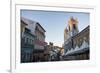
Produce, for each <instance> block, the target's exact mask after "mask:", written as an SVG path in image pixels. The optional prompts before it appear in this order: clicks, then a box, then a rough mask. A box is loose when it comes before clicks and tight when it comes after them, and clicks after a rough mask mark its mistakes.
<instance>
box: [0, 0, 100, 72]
mask: <svg viewBox="0 0 100 73" xmlns="http://www.w3.org/2000/svg"><path fill="white" fill-rule="evenodd" d="M17 1H18V0H17ZM20 1H24V0H20ZM25 1H31V0H25ZM33 1H35V2H42V1H43V2H51V3H52V4H55V3H69V4H73V3H74V4H80V5H81V4H86V5H87V4H88V5H95V6H96V11H97V12H96V14H95V15H96V24H95V25H96V34H97V35H96V38H97V39H96V42H94V44H96V47H97V48H96V49H97V51H96V54H97V56H96V57H97V67H92V68H72V69H71V68H68V69H63V70H60V69H59V70H51V71H48V70H46V71H43V72H39V73H100V70H99V69H100V48H99V43H100V42H99V41H100V4H99V3H100V2H99V0H33ZM35 2H34V3H35ZM0 9H1V10H0V19H1V20H0V33H1V35H0V73H8V70H9V69H10V68H9V67H10V64H9V63H10V15H9V14H10V1H9V0H1V2H0Z"/></svg>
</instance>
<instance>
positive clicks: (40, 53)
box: [21, 17, 47, 62]
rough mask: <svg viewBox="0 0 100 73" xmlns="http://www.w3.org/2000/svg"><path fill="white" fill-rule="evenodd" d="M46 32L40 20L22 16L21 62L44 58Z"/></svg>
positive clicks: (36, 60)
mask: <svg viewBox="0 0 100 73" xmlns="http://www.w3.org/2000/svg"><path fill="white" fill-rule="evenodd" d="M22 21H23V22H24V23H23V22H22ZM45 32H46V31H45V30H44V28H43V27H42V26H41V25H40V23H39V22H36V21H33V20H29V19H27V18H24V17H21V35H22V37H21V62H38V61H43V60H44V51H45V47H46V45H47V43H46V42H45Z"/></svg>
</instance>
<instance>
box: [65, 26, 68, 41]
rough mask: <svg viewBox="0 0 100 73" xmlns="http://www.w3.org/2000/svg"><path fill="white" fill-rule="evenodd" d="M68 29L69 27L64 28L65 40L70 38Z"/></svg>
mask: <svg viewBox="0 0 100 73" xmlns="http://www.w3.org/2000/svg"><path fill="white" fill-rule="evenodd" d="M68 35H69V34H68V29H67V27H66V28H65V29H64V42H65V41H66V40H67V39H68Z"/></svg>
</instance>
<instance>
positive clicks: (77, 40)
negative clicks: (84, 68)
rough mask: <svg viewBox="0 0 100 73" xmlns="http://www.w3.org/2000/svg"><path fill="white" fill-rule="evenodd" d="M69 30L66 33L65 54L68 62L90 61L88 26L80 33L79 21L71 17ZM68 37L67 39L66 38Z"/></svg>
mask: <svg viewBox="0 0 100 73" xmlns="http://www.w3.org/2000/svg"><path fill="white" fill-rule="evenodd" d="M68 23H69V24H68V26H69V27H68V29H67V31H64V36H65V37H64V52H65V59H66V60H87V59H89V55H90V53H89V44H90V43H89V39H90V38H89V31H90V28H89V26H87V27H86V28H85V29H83V30H82V31H80V32H79V31H78V25H77V24H78V21H77V19H74V18H73V17H71V18H70V19H69V21H68ZM66 37H67V38H66Z"/></svg>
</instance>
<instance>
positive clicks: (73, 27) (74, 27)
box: [68, 17, 79, 36]
mask: <svg viewBox="0 0 100 73" xmlns="http://www.w3.org/2000/svg"><path fill="white" fill-rule="evenodd" d="M68 30H69V35H70V36H74V35H76V34H77V33H78V32H79V30H78V20H77V18H74V17H70V18H69V20H68Z"/></svg>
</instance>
